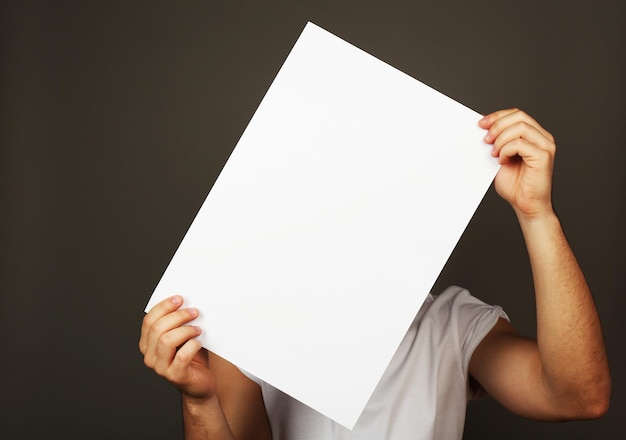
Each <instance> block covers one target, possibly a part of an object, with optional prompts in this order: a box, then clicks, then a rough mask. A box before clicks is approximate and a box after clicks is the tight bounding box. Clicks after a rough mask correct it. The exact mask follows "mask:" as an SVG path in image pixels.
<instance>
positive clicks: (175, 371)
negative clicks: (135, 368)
mask: <svg viewBox="0 0 626 440" xmlns="http://www.w3.org/2000/svg"><path fill="white" fill-rule="evenodd" d="M182 304H183V299H182V298H181V297H180V296H173V297H171V298H168V299H166V300H164V301H162V302H160V303H159V304H157V305H156V306H154V307H153V308H152V309H151V310H150V312H148V314H146V316H145V317H144V320H143V325H142V327H141V339H140V340H139V350H141V352H142V353H143V355H144V363H145V364H146V366H148V367H150V368H152V369H153V370H154V371H156V372H157V374H159V375H161V376H163V377H164V378H165V379H167V380H168V381H170V382H171V383H172V384H174V385H175V386H176V387H177V388H178V389H179V390H180V392H181V393H182V394H183V395H184V396H186V397H188V398H192V399H197V400H206V399H210V398H211V397H213V396H214V395H215V389H216V386H215V379H214V377H213V375H212V374H211V372H210V371H209V358H208V352H207V351H206V350H205V349H203V348H202V345H201V344H200V342H199V341H198V340H197V339H194V338H195V337H196V336H198V335H199V334H200V332H201V331H200V328H199V327H196V326H192V325H187V324H188V323H189V322H190V321H192V320H193V319H195V318H197V317H198V310H197V309H193V308H189V309H181V306H182Z"/></svg>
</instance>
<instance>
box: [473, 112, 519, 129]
mask: <svg viewBox="0 0 626 440" xmlns="http://www.w3.org/2000/svg"><path fill="white" fill-rule="evenodd" d="M517 111H519V109H516V108H509V109H505V110H498V111H496V112H493V113H489V114H487V115H485V116H483V118H482V119H481V120H480V121H478V125H480V126H481V127H482V128H489V127H491V125H492V124H493V123H494V122H495V121H496V120H498V119H500V118H502V117H503V116H506V115H510V114H511V113H514V112H517Z"/></svg>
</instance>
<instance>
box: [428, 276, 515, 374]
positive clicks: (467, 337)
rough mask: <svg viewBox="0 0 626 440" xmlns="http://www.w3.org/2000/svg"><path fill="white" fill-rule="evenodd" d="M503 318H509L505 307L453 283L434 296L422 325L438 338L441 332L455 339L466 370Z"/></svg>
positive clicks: (446, 336) (442, 334)
mask: <svg viewBox="0 0 626 440" xmlns="http://www.w3.org/2000/svg"><path fill="white" fill-rule="evenodd" d="M500 319H504V320H506V321H508V316H507V315H506V313H505V312H504V310H502V307H500V306H498V305H490V304H486V303H485V302H483V301H481V300H480V299H478V298H477V297H475V296H473V295H472V294H471V293H470V292H469V291H468V290H467V289H464V288H462V287H458V286H451V287H448V288H447V289H445V290H444V291H443V292H441V293H440V294H438V295H434V296H433V300H432V302H431V303H430V304H429V305H428V310H427V311H426V312H425V313H424V316H423V318H422V323H421V324H422V325H426V326H429V327H431V328H433V329H434V330H433V333H434V336H435V337H436V336H437V335H436V334H437V333H440V334H441V337H445V338H452V339H453V340H454V344H455V346H456V349H457V350H458V352H459V354H460V355H461V362H462V368H463V369H464V371H467V369H468V367H469V362H470V359H471V357H472V355H473V353H474V351H475V350H476V348H477V347H478V345H479V344H480V343H481V342H482V340H483V339H484V338H485V337H486V336H487V335H488V334H489V332H490V331H491V330H492V329H493V328H494V326H495V325H496V324H497V322H498V320H500Z"/></svg>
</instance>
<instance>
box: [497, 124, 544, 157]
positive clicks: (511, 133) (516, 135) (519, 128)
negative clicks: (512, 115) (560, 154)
mask: <svg viewBox="0 0 626 440" xmlns="http://www.w3.org/2000/svg"><path fill="white" fill-rule="evenodd" d="M520 138H521V139H524V140H525V141H527V142H530V143H531V144H534V145H536V146H537V147H539V148H542V149H544V150H546V151H550V152H554V150H555V145H554V143H552V141H551V140H550V139H548V138H547V137H545V136H544V134H543V133H542V132H541V131H539V130H538V129H537V128H536V127H535V126H533V125H530V124H528V123H527V122H525V121H520V122H516V123H514V124H513V125H510V126H508V127H506V128H505V129H504V130H503V131H502V132H501V133H500V134H499V135H498V137H497V138H496V139H495V141H494V143H493V149H492V152H491V154H492V155H493V156H496V157H497V156H498V155H499V152H500V149H501V148H502V147H504V146H505V145H506V144H508V143H509V142H512V141H514V140H516V139H520Z"/></svg>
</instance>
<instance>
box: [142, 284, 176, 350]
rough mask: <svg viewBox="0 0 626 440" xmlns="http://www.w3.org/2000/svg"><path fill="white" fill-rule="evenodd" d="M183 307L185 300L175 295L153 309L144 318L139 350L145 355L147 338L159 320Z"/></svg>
mask: <svg viewBox="0 0 626 440" xmlns="http://www.w3.org/2000/svg"><path fill="white" fill-rule="evenodd" d="M182 305H183V298H182V297H181V296H180V295H174V296H172V297H170V298H167V299H164V300H163V301H161V302H159V303H158V304H157V305H155V306H154V307H152V308H151V309H150V311H149V312H148V313H147V314H146V316H144V318H143V321H142V324H141V337H140V338H139V350H141V352H142V353H144V354H145V350H146V346H147V342H148V341H147V336H148V332H149V330H150V328H151V327H152V325H153V324H154V322H156V321H157V320H158V319H160V318H162V317H163V316H165V315H167V314H168V313H172V312H173V311H174V310H176V309H178V308H179V307H180V306H182Z"/></svg>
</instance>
